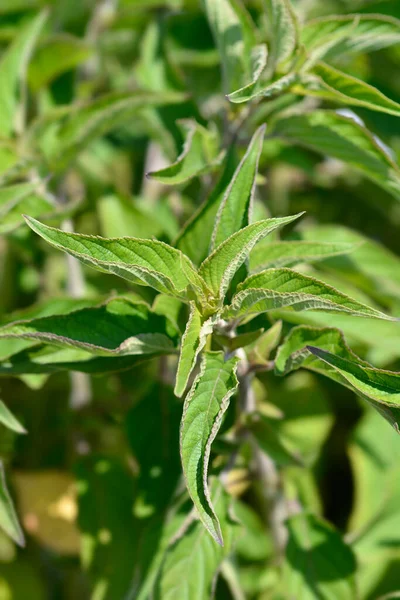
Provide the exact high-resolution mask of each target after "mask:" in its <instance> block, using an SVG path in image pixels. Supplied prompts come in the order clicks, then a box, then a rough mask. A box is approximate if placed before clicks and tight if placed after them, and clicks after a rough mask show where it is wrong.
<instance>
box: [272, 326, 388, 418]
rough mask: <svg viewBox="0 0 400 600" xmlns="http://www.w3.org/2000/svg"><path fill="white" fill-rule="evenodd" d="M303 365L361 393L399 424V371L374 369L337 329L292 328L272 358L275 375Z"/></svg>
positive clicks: (379, 410) (386, 416)
mask: <svg viewBox="0 0 400 600" xmlns="http://www.w3.org/2000/svg"><path fill="white" fill-rule="evenodd" d="M300 367H304V368H307V369H310V370H312V371H316V372H317V373H321V374H322V375H325V376H327V377H330V378H331V379H334V380H335V381H337V382H339V383H341V384H342V385H345V386H347V387H349V388H350V389H352V390H353V391H355V392H356V393H357V394H359V395H360V396H362V397H363V398H364V399H365V400H366V401H367V402H369V403H370V404H371V405H372V406H373V407H374V408H375V409H376V410H377V411H378V412H379V413H381V414H382V415H383V416H384V417H385V418H386V419H387V420H388V421H389V422H390V423H391V424H392V425H393V426H394V427H395V428H396V429H398V424H399V423H400V407H399V403H400V374H399V373H394V372H392V371H386V370H382V369H376V368H375V367H372V366H371V365H370V364H369V363H367V362H366V361H364V360H362V359H361V358H359V357H358V356H357V355H356V354H354V352H352V350H350V348H349V347H348V346H347V344H346V342H345V340H344V337H343V334H342V332H341V331H339V330H338V329H333V328H328V327H325V328H317V327H308V326H305V325H301V326H299V327H295V328H294V329H292V331H291V332H290V334H289V335H288V336H287V338H286V339H285V341H284V343H283V344H282V346H281V347H280V348H279V350H278V353H277V356H276V359H275V371H276V373H277V375H284V374H286V373H289V372H290V371H292V370H294V369H299V368H300Z"/></svg>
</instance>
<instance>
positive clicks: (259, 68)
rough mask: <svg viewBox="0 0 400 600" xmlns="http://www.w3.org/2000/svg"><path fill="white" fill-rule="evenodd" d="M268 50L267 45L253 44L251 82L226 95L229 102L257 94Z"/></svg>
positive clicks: (244, 100) (243, 99)
mask: <svg viewBox="0 0 400 600" xmlns="http://www.w3.org/2000/svg"><path fill="white" fill-rule="evenodd" d="M267 57H268V51H267V47H266V46H264V45H263V44H261V45H260V46H255V47H254V48H253V50H252V52H251V63H252V67H251V73H252V75H251V82H250V83H248V84H247V85H244V86H243V87H241V88H240V89H239V90H235V91H234V92H231V93H230V94H228V95H227V96H226V97H227V98H228V100H230V101H231V102H236V103H239V102H246V101H247V100H250V99H252V98H255V97H257V96H258V90H259V88H260V86H261V85H262V84H261V83H260V77H261V74H262V72H263V71H264V69H265V66H266V64H267Z"/></svg>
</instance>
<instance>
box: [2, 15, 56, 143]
mask: <svg viewBox="0 0 400 600" xmlns="http://www.w3.org/2000/svg"><path fill="white" fill-rule="evenodd" d="M45 20H46V12H41V13H39V14H38V15H37V16H36V17H35V18H34V19H32V20H31V21H30V22H29V23H27V24H26V25H25V26H24V27H22V29H21V30H20V31H19V32H18V34H17V36H16V38H15V39H14V41H13V42H12V44H11V45H10V47H9V48H8V49H7V50H6V52H5V53H4V54H3V56H2V58H1V61H0V89H1V95H0V114H1V119H0V137H10V136H11V135H12V134H13V133H15V132H16V131H17V130H18V131H19V130H20V128H21V125H22V118H23V117H22V115H23V113H24V111H25V107H24V106H23V105H22V103H23V101H24V100H23V93H22V90H23V88H24V86H25V78H26V70H27V66H28V63H29V60H30V58H31V55H32V51H33V48H34V46H35V44H36V41H37V39H38V37H39V34H40V32H41V30H42V28H43V25H44V23H45Z"/></svg>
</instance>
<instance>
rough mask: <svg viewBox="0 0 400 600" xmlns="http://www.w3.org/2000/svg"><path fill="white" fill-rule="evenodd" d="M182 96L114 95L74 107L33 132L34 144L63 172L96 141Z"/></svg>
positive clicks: (182, 97)
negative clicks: (142, 113)
mask: <svg viewBox="0 0 400 600" xmlns="http://www.w3.org/2000/svg"><path fill="white" fill-rule="evenodd" d="M185 98H186V96H185V95H184V94H182V93H181V92H157V93H156V92H142V91H139V90H137V91H135V92H132V93H129V94H128V93H113V94H108V95H106V96H103V97H101V98H98V99H96V100H94V101H92V102H91V103H88V104H86V105H83V106H73V107H72V108H68V109H65V110H62V111H60V112H61V114H60V115H58V114H57V113H56V114H55V116H54V118H51V116H48V117H46V119H44V121H43V122H42V121H38V122H37V123H36V124H35V125H34V126H32V127H31V129H30V132H29V134H30V138H31V141H32V142H35V141H38V142H39V145H40V147H41V150H42V151H43V152H44V154H45V156H46V157H47V159H48V161H49V162H50V164H51V168H52V169H54V170H56V171H57V172H59V171H62V170H64V169H65V168H66V167H67V166H68V165H69V163H70V162H71V161H72V160H74V159H75V158H76V156H77V155H78V154H79V153H80V152H81V151H82V150H83V149H84V148H85V147H87V146H88V145H89V143H90V142H92V141H93V140H95V139H96V138H99V137H102V136H104V135H105V134H107V133H108V132H110V131H112V130H113V129H116V128H118V127H121V126H122V125H123V124H124V123H126V122H129V121H130V120H131V119H132V118H133V117H134V116H139V115H140V111H141V110H144V109H145V108H146V107H149V106H154V107H155V106H163V105H168V104H175V103H179V102H181V101H182V100H183V99H185Z"/></svg>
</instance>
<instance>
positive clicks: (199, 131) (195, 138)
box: [147, 120, 221, 185]
mask: <svg viewBox="0 0 400 600" xmlns="http://www.w3.org/2000/svg"><path fill="white" fill-rule="evenodd" d="M180 124H181V129H182V133H183V135H184V137H186V141H185V144H184V146H183V150H182V153H181V154H180V155H179V156H178V158H177V159H176V162H174V163H173V164H172V165H170V166H169V167H165V168H164V169H160V170H159V171H152V172H150V173H147V177H150V178H151V179H155V180H156V181H159V182H160V183H163V184H164V185H178V184H180V183H185V182H186V181H189V179H192V177H196V176H199V175H201V174H202V173H205V172H207V171H209V170H210V169H212V168H213V167H215V166H216V165H218V164H219V163H220V162H221V157H217V153H218V142H217V135H216V132H215V131H212V132H210V131H208V130H207V129H205V127H202V126H201V125H199V124H198V123H195V122H194V121H189V120H182V121H181V122H180Z"/></svg>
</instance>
